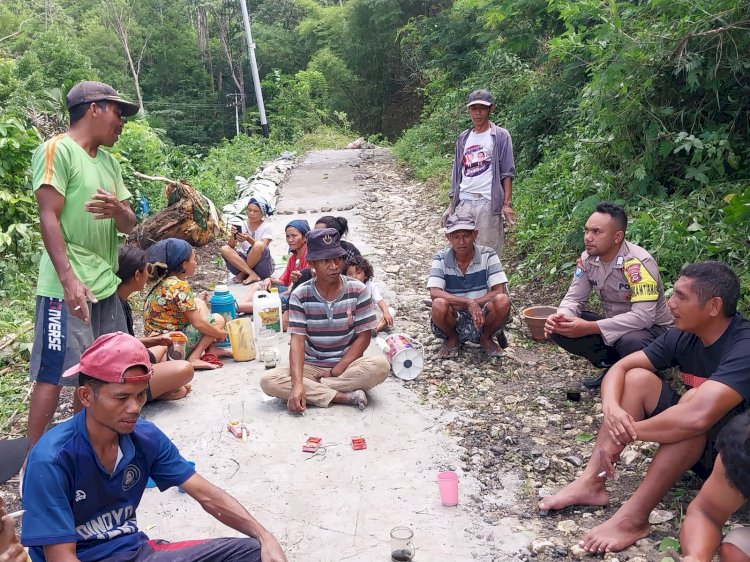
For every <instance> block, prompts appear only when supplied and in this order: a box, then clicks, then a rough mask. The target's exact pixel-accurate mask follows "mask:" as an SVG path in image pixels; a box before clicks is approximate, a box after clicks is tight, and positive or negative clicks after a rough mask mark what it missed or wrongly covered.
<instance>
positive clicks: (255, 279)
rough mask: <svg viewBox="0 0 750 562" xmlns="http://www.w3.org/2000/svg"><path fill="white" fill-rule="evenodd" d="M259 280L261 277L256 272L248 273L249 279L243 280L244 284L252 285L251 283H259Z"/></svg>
mask: <svg viewBox="0 0 750 562" xmlns="http://www.w3.org/2000/svg"><path fill="white" fill-rule="evenodd" d="M258 281H260V277H259V276H258V275H257V274H255V275H248V276H247V279H245V280H244V281H243V282H242V284H243V285H250V284H251V283H257V282H258Z"/></svg>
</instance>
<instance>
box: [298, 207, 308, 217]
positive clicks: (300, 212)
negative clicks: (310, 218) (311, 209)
mask: <svg viewBox="0 0 750 562" xmlns="http://www.w3.org/2000/svg"><path fill="white" fill-rule="evenodd" d="M297 212H298V213H299V214H300V215H304V214H305V213H306V212H307V209H305V208H304V207H300V208H299V209H297Z"/></svg>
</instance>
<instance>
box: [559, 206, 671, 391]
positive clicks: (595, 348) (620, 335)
mask: <svg viewBox="0 0 750 562" xmlns="http://www.w3.org/2000/svg"><path fill="white" fill-rule="evenodd" d="M627 224H628V217H627V215H626V214H625V211H624V210H623V209H622V207H619V206H618V205H614V204H612V203H600V204H599V205H597V207H596V210H595V211H594V214H593V215H591V217H589V219H588V220H587V221H586V227H585V234H584V237H583V242H584V245H585V246H586V251H585V252H583V253H582V254H581V257H580V258H579V259H578V263H577V264H576V270H575V274H574V276H573V282H572V283H571V285H570V288H569V289H568V292H567V294H566V295H565V298H563V300H562V302H561V303H560V306H559V307H558V309H557V312H556V313H555V314H551V315H550V316H549V317H548V318H547V322H546V323H545V326H544V331H545V334H546V335H547V336H548V337H549V338H551V339H552V340H553V341H554V342H555V343H557V345H559V346H560V347H562V348H563V349H565V350H566V351H568V352H570V353H572V354H574V355H580V356H582V357H585V358H586V359H588V360H589V361H590V362H591V363H592V364H593V365H594V366H596V367H601V368H602V369H603V371H602V372H601V373H600V374H599V375H598V376H596V377H591V378H585V379H583V381H582V383H583V385H584V386H586V387H588V388H596V387H598V386H599V385H600V384H601V382H602V379H603V378H604V375H605V374H606V373H607V369H608V368H609V367H610V366H612V365H613V364H614V363H615V362H616V361H617V360H619V359H620V358H622V357H625V356H626V355H629V354H631V353H633V352H635V351H640V350H641V349H643V348H644V347H646V346H647V345H648V344H649V343H651V342H652V341H653V340H654V339H655V338H656V337H657V336H660V335H661V334H663V333H664V332H666V331H667V328H669V327H670V326H672V324H673V320H672V314H671V313H670V312H669V309H668V308H667V303H666V300H665V299H664V286H663V285H662V282H661V278H660V276H659V267H658V266H657V264H656V261H655V260H654V258H652V257H651V254H649V253H648V252H647V251H646V250H644V249H643V248H641V247H640V246H637V245H635V244H633V243H632V242H627V241H626V240H625V230H626V228H627ZM592 290H593V291H595V292H596V294H597V296H598V297H599V300H600V301H601V303H602V306H603V307H604V312H605V317H602V316H599V315H598V314H594V313H592V312H589V311H586V310H584V306H585V305H586V304H587V302H588V300H589V296H590V294H591V291H592Z"/></svg>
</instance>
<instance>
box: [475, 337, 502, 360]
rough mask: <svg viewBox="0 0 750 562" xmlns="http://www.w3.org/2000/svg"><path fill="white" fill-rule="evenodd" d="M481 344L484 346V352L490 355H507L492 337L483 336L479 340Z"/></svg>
mask: <svg viewBox="0 0 750 562" xmlns="http://www.w3.org/2000/svg"><path fill="white" fill-rule="evenodd" d="M479 345H481V346H482V349H484V352H485V353H486V354H487V356H488V357H502V356H503V355H505V352H504V351H503V349H502V348H501V347H500V346H499V345H498V344H496V343H495V341H494V340H493V339H492V338H487V339H484V338H481V339H480V340H479Z"/></svg>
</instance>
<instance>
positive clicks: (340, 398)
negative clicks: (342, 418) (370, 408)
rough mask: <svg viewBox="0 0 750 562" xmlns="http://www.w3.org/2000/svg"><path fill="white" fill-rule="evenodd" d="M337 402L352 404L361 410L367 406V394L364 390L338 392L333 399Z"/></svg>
mask: <svg viewBox="0 0 750 562" xmlns="http://www.w3.org/2000/svg"><path fill="white" fill-rule="evenodd" d="M333 401H334V402H335V403H336V404H351V405H352V406H357V407H358V408H359V409H360V410H364V409H365V408H367V394H365V391H364V390H353V391H351V392H338V393H337V394H336V398H334V399H333Z"/></svg>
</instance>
